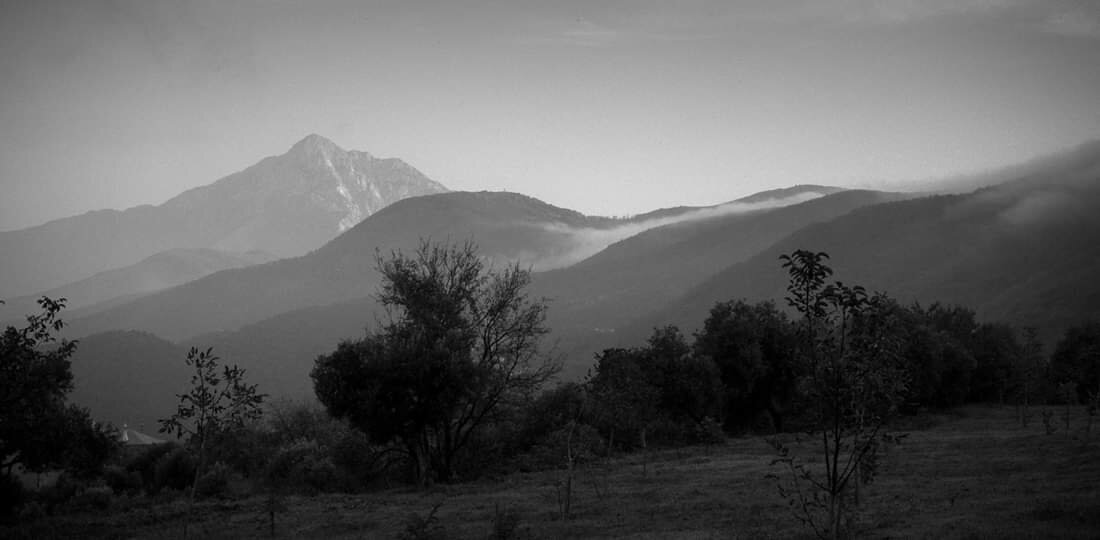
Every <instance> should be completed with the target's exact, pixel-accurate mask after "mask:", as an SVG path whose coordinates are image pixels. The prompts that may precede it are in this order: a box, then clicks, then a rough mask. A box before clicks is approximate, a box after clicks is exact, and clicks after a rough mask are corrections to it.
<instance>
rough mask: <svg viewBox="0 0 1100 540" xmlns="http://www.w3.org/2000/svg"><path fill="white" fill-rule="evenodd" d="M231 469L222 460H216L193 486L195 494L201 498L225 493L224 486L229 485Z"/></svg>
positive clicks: (219, 495)
mask: <svg viewBox="0 0 1100 540" xmlns="http://www.w3.org/2000/svg"><path fill="white" fill-rule="evenodd" d="M232 473H233V470H232V469H231V468H230V467H229V465H226V464H225V463H222V462H220V461H219V462H217V463H215V464H214V466H213V467H210V468H209V469H207V471H206V473H204V474H203V475H202V476H201V477H199V482H198V484H197V485H196V486H195V494H196V495H198V496H199V497H201V498H206V497H221V496H223V495H225V493H226V488H227V487H228V486H229V477H230V476H231V475H232Z"/></svg>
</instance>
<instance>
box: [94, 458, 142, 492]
mask: <svg viewBox="0 0 1100 540" xmlns="http://www.w3.org/2000/svg"><path fill="white" fill-rule="evenodd" d="M103 481H104V482H105V483H106V484H107V486H108V487H110V488H111V491H113V492H114V493H115V495H122V494H125V493H133V492H135V491H138V490H140V489H141V485H142V482H141V474H139V473H138V472H137V471H131V470H126V469H124V468H122V467H120V466H118V465H108V466H107V467H104V468H103Z"/></svg>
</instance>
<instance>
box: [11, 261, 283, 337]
mask: <svg viewBox="0 0 1100 540" xmlns="http://www.w3.org/2000/svg"><path fill="white" fill-rule="evenodd" d="M274 259H275V257H274V256H273V255H271V254H268V253H264V252H260V251H250V252H248V253H243V254H237V253H226V252H223V251H218V250H214V249H173V250H169V251H164V252H161V253H157V254H156V255H152V256H150V257H148V258H146V259H144V260H142V261H140V262H138V263H136V264H133V265H130V266H127V267H125V268H117V269H114V270H107V271H105V272H100V273H98V274H96V275H94V276H92V277H90V278H87V279H82V280H80V281H77V282H75V283H70V284H68V285H62V286H61V287H57V288H54V289H50V290H48V291H43V292H41V293H39V294H36V295H32V296H22V297H19V298H13V299H11V300H8V301H7V303H6V304H2V305H0V321H7V320H16V319H21V318H22V317H23V316H24V315H26V314H29V313H34V312H35V311H37V310H38V307H37V304H36V300H37V299H38V298H41V297H42V296H43V295H44V296H49V297H50V298H65V299H67V300H68V304H67V306H68V308H69V309H70V310H72V311H69V316H70V317H74V316H76V315H77V314H80V315H81V316H84V315H89V314H91V313H94V312H96V311H99V310H102V309H106V308H107V307H110V304H111V303H112V301H118V300H121V299H132V298H133V297H135V296H138V295H142V294H146V293H150V292H154V291H159V290H162V289H167V288H169V287H174V286H176V285H181V284H183V283H187V282H188V281H193V280H196V279H198V278H201V277H203V276H207V275H210V274H213V273H214V272H218V271H220V270H227V269H230V268H242V267H245V266H251V265H254V264H261V263H265V262H270V261H272V260H274ZM81 308H83V309H81Z"/></svg>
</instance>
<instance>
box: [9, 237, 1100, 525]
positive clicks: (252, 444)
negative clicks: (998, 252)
mask: <svg viewBox="0 0 1100 540" xmlns="http://www.w3.org/2000/svg"><path fill="white" fill-rule="evenodd" d="M792 257H795V258H787V259H786V260H787V261H788V262H787V263H786V264H785V265H784V267H785V268H788V271H789V272H790V273H791V276H792V277H791V286H790V287H789V289H788V292H789V293H790V296H788V297H787V298H786V299H785V301H786V303H787V304H788V305H789V307H791V308H792V310H791V311H792V312H795V313H798V315H799V316H798V317H797V318H794V317H792V316H790V315H788V314H787V311H785V310H784V309H781V308H780V307H779V306H777V305H776V304H775V303H772V302H759V303H748V302H745V301H743V300H730V301H724V302H719V303H716V304H715V305H714V306H713V308H712V309H711V310H710V313H709V316H708V317H707V318H706V320H705V322H704V324H703V326H702V328H701V329H700V330H699V331H698V332H696V333H695V334H694V335H692V336H690V337H689V336H685V335H684V334H683V333H682V332H681V331H680V330H679V329H677V328H676V327H673V326H667V327H662V328H656V329H654V332H653V334H652V336H651V337H650V338H649V339H648V341H647V342H646V343H645V344H643V345H641V346H638V347H632V348H614V349H607V350H604V351H602V352H601V353H599V354H598V355H596V357H595V359H594V364H593V366H592V369H591V371H590V372H589V374H588V376H587V377H586V378H585V379H584V380H583V381H574V382H565V383H560V384H557V385H556V386H555V387H553V388H550V389H546V388H545V383H547V382H549V381H550V380H551V378H552V376H553V375H554V374H555V373H556V371H557V368H558V366H557V364H556V363H555V362H554V358H553V357H548V356H547V355H545V354H543V353H542V352H541V350H540V348H539V341H540V338H541V337H542V336H543V335H545V334H546V333H547V331H548V329H547V328H545V327H544V326H543V323H544V321H545V313H546V310H547V308H548V304H547V303H546V301H544V300H541V299H533V298H530V297H528V296H527V294H526V288H527V285H528V284H529V282H530V274H529V273H528V272H527V271H524V270H522V269H520V268H519V267H518V266H512V267H508V268H505V269H502V270H494V269H492V268H490V267H487V266H486V263H485V261H484V260H483V259H481V258H480V257H479V256H478V254H477V252H476V248H474V247H473V246H472V245H470V244H467V245H465V246H439V245H432V244H429V243H424V244H422V245H421V247H420V249H419V250H418V251H417V252H415V253H413V254H411V255H404V254H401V253H394V254H391V255H390V256H389V257H387V258H383V257H382V256H379V270H380V271H381V273H382V276H383V288H382V291H381V294H380V299H381V301H382V303H383V304H384V305H385V306H386V307H387V308H388V310H389V311H388V312H389V313H390V314H391V319H390V320H389V321H388V322H387V323H386V324H384V325H382V326H381V327H380V328H378V329H377V330H375V331H372V332H370V333H369V334H368V335H367V336H366V337H364V338H362V339H359V340H355V341H347V342H344V343H341V344H339V346H338V347H336V349H335V350H334V351H333V352H332V353H330V354H327V355H322V356H320V357H319V358H317V359H316V361H315V367H314V370H313V372H312V374H311V376H312V379H313V382H314V388H315V391H316V394H317V397H318V400H319V401H320V405H309V404H286V403H280V404H276V405H274V406H272V405H271V404H270V403H268V404H266V406H265V411H264V414H263V416H262V417H261V416H260V414H259V412H260V405H261V404H262V402H263V400H264V396H263V395H262V394H260V393H258V392H257V391H256V389H255V387H254V386H249V385H247V383H246V381H245V374H244V372H243V370H237V369H236V368H230V367H226V368H224V374H223V368H222V367H221V366H218V364H217V360H218V359H217V358H216V357H214V356H212V355H211V353H210V351H206V352H205V353H200V352H198V351H192V354H191V355H189V357H188V359H187V362H188V365H190V366H193V367H194V368H195V369H196V378H194V379H193V380H192V386H193V388H192V390H191V392H190V393H188V394H183V395H181V396H180V398H181V403H180V409H179V410H178V411H177V413H176V415H174V416H173V417H172V418H168V419H165V420H162V423H163V424H164V427H165V429H166V430H168V429H170V430H172V431H173V432H175V433H180V434H182V435H184V436H183V437H182V438H181V439H180V441H179V442H178V443H177V442H172V443H168V444H165V445H160V446H157V447H153V448H150V449H146V450H143V451H139V452H136V453H129V454H124V453H122V452H121V449H119V448H118V447H117V446H113V447H110V448H109V450H110V454H111V455H107V454H106V453H103V452H101V454H103V455H99V454H97V456H96V459H94V460H88V459H83V460H67V461H66V460H61V459H54V460H50V461H42V460H39V461H34V460H32V459H27V456H30V455H32V454H33V452H34V449H35V448H38V447H43V445H42V444H38V443H36V441H35V439H33V434H34V433H35V430H36V429H37V428H36V426H39V425H47V424H46V422H47V421H48V419H49V418H51V417H52V416H51V415H50V414H47V413H48V412H49V411H54V410H61V407H62V405H63V404H64V399H63V398H64V395H65V394H66V393H67V392H68V391H69V390H70V389H71V374H69V366H68V356H69V355H70V354H71V352H72V350H73V347H75V346H76V345H75V344H68V343H62V344H60V346H59V347H54V348H49V347H47V348H43V347H41V346H40V345H43V344H50V343H52V337H51V334H52V332H53V331H56V330H57V329H59V328H60V323H57V325H54V323H55V315H56V313H57V311H58V309H59V306H58V305H56V304H47V305H46V307H47V308H49V309H47V311H46V313H45V314H44V315H42V316H41V317H42V318H40V319H32V321H31V322H32V323H34V324H32V325H31V326H29V327H28V328H29V329H28V330H22V331H17V330H15V329H10V328H9V330H8V333H7V334H6V338H5V339H6V340H7V341H5V348H4V349H3V350H4V358H3V362H4V369H5V370H8V371H11V370H17V369H22V370H24V371H27V372H35V373H42V374H44V375H43V378H42V379H41V381H40V382H38V383H33V380H31V379H27V378H23V379H18V380H22V381H28V380H30V381H32V383H33V384H30V383H28V384H24V385H23V386H19V385H18V384H16V382H17V379H10V378H5V379H4V381H3V382H4V384H5V385H8V386H10V387H11V388H8V386H5V392H9V393H10V395H13V396H14V395H25V396H47V398H48V399H47V398H43V399H44V400H39V401H27V402H26V403H25V404H24V405H26V406H24V407H23V408H22V409H20V408H18V407H8V408H5V409H4V410H3V411H2V414H3V418H0V420H2V421H3V422H2V423H0V428H3V430H4V431H3V432H2V434H3V438H0V443H3V444H4V446H2V447H0V449H2V450H3V453H4V455H3V456H0V457H4V459H5V461H4V464H5V466H7V469H6V470H4V471H3V472H4V473H5V475H4V483H3V488H4V489H3V490H0V491H2V492H3V493H0V495H3V497H2V499H3V500H0V503H3V504H0V506H2V507H3V508H4V509H5V510H7V511H9V512H10V511H13V510H14V509H16V508H18V507H19V506H20V505H23V503H25V502H28V501H29V502H31V503H33V504H30V505H23V506H24V510H23V512H24V513H26V514H30V515H34V514H36V513H43V512H46V513H48V512H50V511H52V510H53V509H54V508H56V507H59V506H60V507H62V508H64V507H66V506H65V505H73V504H76V505H77V506H78V507H79V506H80V505H91V506H94V507H97V508H104V507H107V506H109V505H111V504H115V503H113V502H112V501H117V500H119V499H118V497H120V496H123V497H129V499H127V500H132V499H133V498H135V497H141V496H152V495H158V496H163V494H165V493H173V492H176V491H187V490H189V491H190V493H191V495H192V498H195V497H197V498H202V497H227V496H238V495H248V494H253V493H266V494H268V495H269V496H272V497H274V496H276V495H280V494H285V493H291V492H294V493H314V492H325V491H348V492H354V491H360V490H365V489H374V488H378V487H384V486H390V485H394V484H398V483H401V482H406V481H408V482H414V483H416V484H418V485H421V486H423V485H427V484H430V483H432V482H451V481H458V480H464V479H471V478H476V477H480V476H485V475H499V474H507V473H510V472H515V471H527V470H537V469H547V468H559V467H565V468H568V469H569V470H572V467H574V466H575V465H577V464H582V463H584V462H585V461H589V460H593V459H595V458H597V457H599V456H607V455H611V454H614V453H616V452H623V451H634V450H639V449H641V450H646V449H648V448H650V447H651V446H653V445H660V446H675V445H683V444H699V443H716V442H720V441H722V440H723V438H725V437H727V436H738V435H743V434H750V433H757V434H761V433H762V434H774V433H780V432H795V431H807V430H809V431H812V430H814V429H820V428H821V425H822V424H823V421H824V420H828V419H829V418H836V419H840V420H842V422H853V418H854V416H853V415H858V418H859V419H858V423H855V424H851V426H853V427H851V429H850V430H848V431H845V432H843V433H842V432H841V431H837V433H836V434H835V438H837V439H838V442H837V444H840V443H839V441H840V439H842V438H843V437H847V436H851V434H856V435H855V439H854V440H855V441H856V443H857V444H862V445H867V444H870V441H871V438H869V437H863V436H862V435H859V433H861V432H860V431H859V430H862V429H865V427H866V426H867V425H869V424H868V421H867V420H866V419H869V418H874V419H875V421H883V422H884V421H887V420H888V419H889V418H892V417H893V416H895V415H896V414H899V413H900V414H914V413H918V412H920V411H922V410H942V409H948V408H951V407H956V406H959V405H963V404H966V403H976V402H992V403H1002V404H1015V405H1018V406H1019V407H1020V414H1021V421H1022V422H1026V419H1027V418H1028V417H1029V416H1030V412H1029V409H1028V407H1029V406H1033V405H1044V404H1055V403H1058V404H1083V403H1087V404H1089V405H1090V409H1089V410H1090V413H1093V414H1094V413H1095V412H1096V409H1097V405H1098V399H1100V324H1097V323H1088V324H1084V325H1082V326H1079V327H1076V328H1072V329H1070V330H1069V331H1067V332H1066V333H1065V335H1064V337H1063V338H1062V340H1061V341H1060V342H1059V343H1058V345H1057V347H1056V348H1055V349H1054V351H1053V354H1050V355H1047V354H1045V353H1044V351H1043V350H1042V347H1041V345H1040V343H1039V341H1038V339H1037V337H1036V334H1035V332H1034V331H1033V330H1029V329H1017V328H1013V327H1011V326H1008V325H1005V324H1000V323H986V322H979V321H978V320H977V317H976V315H975V313H974V312H973V311H972V310H970V309H967V308H965V307H961V306H947V305H941V304H932V305H930V306H922V305H918V304H912V305H903V304H901V303H899V302H897V301H895V300H893V299H891V298H889V297H888V296H886V295H884V294H868V293H867V292H866V291H864V290H863V289H862V288H860V287H850V286H845V285H844V284H842V283H840V282H836V283H832V284H827V283H826V282H825V278H826V277H828V276H830V275H831V270H829V269H828V267H826V266H824V265H823V263H822V261H823V260H824V259H825V258H827V257H826V256H824V254H812V253H809V252H801V251H800V252H796V253H795V254H792ZM798 257H801V258H798ZM796 262H797V263H798V264H796ZM27 336H31V337H34V338H35V340H31V341H28V340H27V339H26V337H27ZM51 370H52V371H51ZM6 372H7V371H6ZM12 372H15V371H12ZM51 374H52V376H53V378H49V377H46V375H51ZM36 385H37V386H36ZM219 385H221V386H219ZM219 387H224V388H225V390H224V391H219V390H217V389H218V388H219ZM217 396H224V397H226V398H227V399H228V400H229V401H227V402H225V404H219V403H220V402H218V401H217V400H216V399H214V398H216V397H217ZM233 396H238V397H236V398H233ZM28 399H29V398H28ZM217 399H221V398H217ZM242 404H243V405H242ZM823 404H825V405H826V406H827V407H832V411H831V412H830V411H829V410H825V409H823V408H822V407H823ZM829 415H832V416H829ZM82 418H83V420H82V423H81V425H89V422H88V421H87V418H84V417H82ZM202 419H205V423H203V420H202ZM211 419H213V420H211ZM215 420H216V421H215ZM19 422H21V423H19ZM830 422H831V421H830ZM832 423H834V424H836V425H840V422H832ZM876 429H877V428H876ZM102 432H103V431H102V429H101V430H100V431H99V433H102ZM101 438H102V437H101ZM15 443H19V444H22V445H23V446H18V445H16V444H15ZM36 444H38V446H35V445H36ZM55 446H58V447H66V445H63V444H57V445H55ZM108 446H110V445H108ZM21 457H22V459H20V458H21ZM91 461H94V463H91ZM16 462H18V463H20V464H21V465H23V466H24V467H25V468H27V469H28V470H31V471H35V470H44V469H49V468H65V469H71V470H72V471H71V473H70V474H67V475H66V476H65V477H64V479H63V480H62V481H61V482H59V483H58V484H57V485H56V486H54V487H53V488H50V489H48V490H45V491H42V492H40V493H38V494H37V495H33V496H29V495H27V494H26V493H23V492H22V490H20V489H18V486H17V485H16V484H15V482H14V481H13V478H12V473H11V469H10V465H11V464H14V463H16ZM78 462H79V466H77V463H78ZM90 471H91V472H90ZM843 489H845V486H844V485H843V484H841V485H839V486H838V487H837V490H838V491H837V493H841V492H842V490H843ZM112 497H114V498H112ZM838 500H839V499H838ZM74 501H76V502H74ZM81 501H82V502H81ZM28 508H30V510H28ZM273 519H274V518H273ZM830 519H832V521H833V523H834V526H835V523H836V519H838V518H835V516H834V517H833V518H830Z"/></svg>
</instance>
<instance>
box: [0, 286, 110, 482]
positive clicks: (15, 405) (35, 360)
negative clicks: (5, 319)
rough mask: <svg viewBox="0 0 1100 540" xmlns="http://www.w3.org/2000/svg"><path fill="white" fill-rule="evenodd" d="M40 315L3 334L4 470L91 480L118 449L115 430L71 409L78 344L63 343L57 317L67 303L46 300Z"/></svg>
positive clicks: (0, 416) (0, 444) (0, 457)
mask: <svg viewBox="0 0 1100 540" xmlns="http://www.w3.org/2000/svg"><path fill="white" fill-rule="evenodd" d="M38 305H39V306H40V307H41V308H42V313H40V314H35V315H29V316H27V325H26V326H25V327H23V328H15V327H13V326H8V327H7V328H6V329H5V330H4V332H3V335H0V469H2V470H3V473H4V475H5V476H8V477H10V476H11V474H12V472H13V468H14V467H15V465H22V466H23V467H25V468H26V469H28V470H31V471H43V470H47V469H58V468H65V469H68V470H70V471H71V472H73V473H75V474H76V475H78V476H91V475H94V474H96V473H98V471H99V470H100V469H101V467H102V466H103V464H104V463H105V462H106V461H107V460H108V459H110V457H111V456H112V455H113V454H114V452H115V450H117V441H116V439H117V437H116V436H115V433H114V430H113V429H111V428H110V427H108V426H102V425H99V424H97V423H95V422H93V421H92V419H91V417H90V416H89V414H88V411H87V410H86V409H83V408H80V407H77V406H75V405H69V404H67V403H66V402H65V397H66V395H67V394H68V393H69V392H70V391H71V390H72V388H73V375H72V370H71V365H70V357H71V356H72V355H73V353H74V352H75V351H76V346H77V342H76V341H68V340H60V341H58V339H57V337H56V335H55V334H56V333H57V332H59V331H60V330H61V329H62V328H63V327H64V323H63V322H62V320H61V319H60V318H59V317H58V314H59V313H60V312H61V310H62V309H63V308H64V307H65V299H64V298H59V299H57V300H53V299H50V298H48V297H42V298H40V299H39V300H38Z"/></svg>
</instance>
